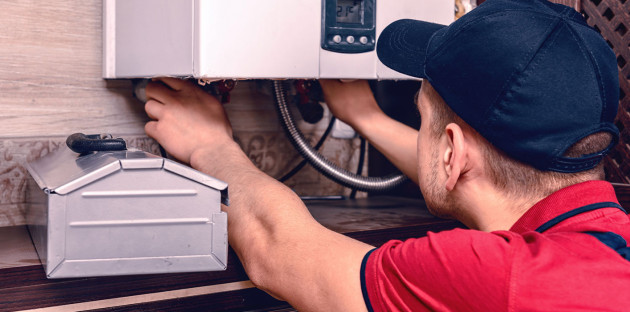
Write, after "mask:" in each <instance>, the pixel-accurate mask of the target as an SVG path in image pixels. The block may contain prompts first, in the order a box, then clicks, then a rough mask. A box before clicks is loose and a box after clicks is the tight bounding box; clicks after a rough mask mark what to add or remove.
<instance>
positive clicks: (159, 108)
mask: <svg viewBox="0 0 630 312" xmlns="http://www.w3.org/2000/svg"><path fill="white" fill-rule="evenodd" d="M144 110H145V111H146V112H147V115H149V117H150V118H151V119H155V120H158V119H160V118H161V117H162V112H163V111H164V104H162V103H160V102H158V101H156V100H148V101H147V103H146V104H144Z"/></svg>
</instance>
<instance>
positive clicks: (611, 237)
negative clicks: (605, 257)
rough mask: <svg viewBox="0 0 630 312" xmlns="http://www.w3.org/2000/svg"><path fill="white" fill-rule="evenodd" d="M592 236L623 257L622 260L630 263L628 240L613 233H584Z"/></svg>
mask: <svg viewBox="0 0 630 312" xmlns="http://www.w3.org/2000/svg"><path fill="white" fill-rule="evenodd" d="M584 233H586V234H588V235H591V236H593V237H595V238H597V239H599V241H600V242H602V243H604V244H605V245H606V246H608V247H610V248H612V250H614V251H615V252H617V253H618V254H619V255H621V257H622V258H624V259H626V260H628V261H630V247H626V245H627V243H626V240H625V239H623V237H621V235H619V234H616V233H613V232H584Z"/></svg>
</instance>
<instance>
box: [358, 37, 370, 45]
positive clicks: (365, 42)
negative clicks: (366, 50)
mask: <svg viewBox="0 0 630 312" xmlns="http://www.w3.org/2000/svg"><path fill="white" fill-rule="evenodd" d="M359 42H361V43H362V44H367V43H368V38H367V37H366V36H361V38H359Z"/></svg>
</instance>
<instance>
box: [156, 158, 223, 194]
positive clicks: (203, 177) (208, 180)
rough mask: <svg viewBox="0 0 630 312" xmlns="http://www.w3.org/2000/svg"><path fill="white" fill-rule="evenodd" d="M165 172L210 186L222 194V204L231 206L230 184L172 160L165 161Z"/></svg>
mask: <svg viewBox="0 0 630 312" xmlns="http://www.w3.org/2000/svg"><path fill="white" fill-rule="evenodd" d="M164 170H167V171H170V172H173V173H175V174H178V175H180V176H183V177H185V178H188V179H191V180H193V181H197V182H199V183H201V184H203V185H206V186H209V187H211V188H214V189H216V190H218V191H220V192H221V203H223V204H224V205H229V201H228V184H227V183H226V182H223V181H221V180H219V179H216V178H213V177H211V176H209V175H207V174H204V173H203V172H199V171H197V170H194V169H191V168H189V167H186V166H182V165H180V164H178V163H176V162H174V161H172V160H169V159H165V160H164Z"/></svg>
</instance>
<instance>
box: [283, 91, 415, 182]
mask: <svg viewBox="0 0 630 312" xmlns="http://www.w3.org/2000/svg"><path fill="white" fill-rule="evenodd" d="M273 95H274V98H275V100H276V108H277V110H278V117H279V119H280V123H281V124H282V127H283V128H284V130H285V132H286V134H287V137H288V138H289V141H291V144H293V146H294V147H295V149H296V150H297V151H298V152H299V153H300V155H302V157H304V159H306V160H307V161H308V162H309V163H310V164H311V165H312V166H313V168H315V169H316V170H317V171H319V172H320V173H322V174H323V175H324V176H326V177H327V178H329V179H331V180H333V181H335V182H337V183H339V184H341V185H343V186H345V187H349V188H352V189H356V190H359V191H363V192H368V191H369V192H385V191H388V190H391V189H394V188H396V187H397V186H399V185H400V184H402V183H403V182H405V181H406V180H407V177H405V176H404V175H403V174H400V173H398V174H391V175H388V176H385V177H364V176H361V175H357V174H354V173H352V172H350V171H348V170H346V169H344V168H339V167H338V166H337V165H335V164H333V163H332V162H331V161H329V160H328V159H326V158H325V157H324V156H322V155H321V154H320V153H319V152H317V150H315V149H313V147H311V145H310V144H309V143H308V141H306V139H305V138H304V135H303V134H302V132H301V131H300V129H298V127H297V126H296V125H295V122H294V120H293V116H292V115H291V112H290V111H289V107H288V106H287V100H286V91H285V89H284V85H283V82H282V81H278V80H275V81H273Z"/></svg>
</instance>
